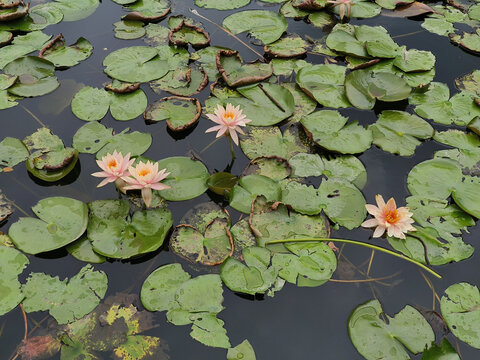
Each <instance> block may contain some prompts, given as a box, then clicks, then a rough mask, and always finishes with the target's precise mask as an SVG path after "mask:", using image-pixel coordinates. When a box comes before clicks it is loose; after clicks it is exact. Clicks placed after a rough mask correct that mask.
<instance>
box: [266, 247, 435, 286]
mask: <svg viewBox="0 0 480 360" xmlns="http://www.w3.org/2000/svg"><path fill="white" fill-rule="evenodd" d="M313 241H325V242H326V241H334V242H341V243H346V244H353V245H359V246H363V247H367V248H370V249H374V250H378V251H381V252H384V253H386V254H389V255H392V256H395V257H398V258H400V259H403V260H406V261H409V262H411V263H413V264H415V265H417V266H419V267H421V268H422V269H424V270H426V271H428V272H429V273H430V274H432V275H434V276H435V277H437V278H439V279H441V278H442V277H441V276H440V275H439V274H437V273H436V272H435V271H433V270H432V269H430V268H429V267H427V266H425V265H423V264H422V263H419V262H418V261H415V260H413V259H410V258H408V257H406V256H404V255H402V254H398V253H396V252H394V251H391V250H388V249H385V248H382V247H380V246H376V245H372V244H368V243H364V242H361V241H355V240H347V239H327V238H305V239H284V240H273V241H269V242H267V243H266V244H265V245H271V244H282V243H287V242H313Z"/></svg>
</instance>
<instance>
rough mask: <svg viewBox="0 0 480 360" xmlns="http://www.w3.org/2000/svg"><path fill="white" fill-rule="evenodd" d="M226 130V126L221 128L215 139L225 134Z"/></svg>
mask: <svg viewBox="0 0 480 360" xmlns="http://www.w3.org/2000/svg"><path fill="white" fill-rule="evenodd" d="M227 130H228V127H226V126H224V127H222V128H221V129H220V130H219V131H218V133H217V136H216V137H217V138H218V137H220V136H222V135H223V134H225V133H226V132H227Z"/></svg>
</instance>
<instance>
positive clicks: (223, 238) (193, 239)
mask: <svg viewBox="0 0 480 360" xmlns="http://www.w3.org/2000/svg"><path fill="white" fill-rule="evenodd" d="M170 246H171V248H172V250H173V251H174V252H175V253H176V254H178V255H180V256H182V257H184V258H186V259H187V260H188V261H190V262H192V263H200V264H202V265H209V266H215V265H219V264H221V263H223V262H224V261H225V260H226V259H227V258H228V257H229V256H231V255H232V254H233V249H234V244H233V237H232V234H231V233H230V230H229V229H228V222H227V220H225V219H221V218H216V219H214V220H212V222H211V223H210V224H209V225H208V226H207V227H206V229H205V232H204V233H203V234H202V233H201V232H200V231H199V230H197V229H196V228H195V227H193V226H191V225H183V224H182V225H178V226H177V227H176V228H175V231H174V232H173V234H172V236H171V239H170Z"/></svg>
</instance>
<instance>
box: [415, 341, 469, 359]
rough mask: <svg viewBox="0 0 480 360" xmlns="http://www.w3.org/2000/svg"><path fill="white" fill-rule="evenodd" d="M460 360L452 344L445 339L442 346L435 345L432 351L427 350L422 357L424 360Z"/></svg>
mask: <svg viewBox="0 0 480 360" xmlns="http://www.w3.org/2000/svg"><path fill="white" fill-rule="evenodd" d="M441 359H445V360H460V356H459V355H458V354H457V351H456V350H455V348H454V347H453V346H452V344H450V342H449V341H448V340H447V339H446V338H443V340H442V343H441V344H440V346H438V345H436V344H434V345H433V346H432V347H431V348H430V349H428V350H425V351H424V352H423V355H422V360H441Z"/></svg>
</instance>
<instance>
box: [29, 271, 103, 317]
mask: <svg viewBox="0 0 480 360" xmlns="http://www.w3.org/2000/svg"><path fill="white" fill-rule="evenodd" d="M107 283H108V279H107V275H105V273H104V272H103V271H95V270H93V267H92V266H91V265H86V266H84V267H83V268H82V269H80V271H79V272H78V274H76V275H75V276H73V277H72V278H71V279H64V280H63V281H61V280H60V279H59V278H58V276H57V277H51V276H49V275H46V274H44V273H32V274H30V277H29V278H28V279H27V282H26V283H25V284H24V285H23V286H22V291H23V293H24V295H25V300H24V301H23V307H24V309H25V311H26V312H27V313H30V312H35V311H48V312H49V313H50V315H51V316H53V317H54V318H55V320H57V322H58V323H59V324H67V323H70V322H72V321H75V320H78V319H80V318H82V317H83V316H85V315H87V314H88V313H90V312H91V311H92V310H94V309H95V308H96V307H97V305H98V304H99V303H100V300H101V299H103V297H104V296H105V293H106V291H107Z"/></svg>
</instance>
